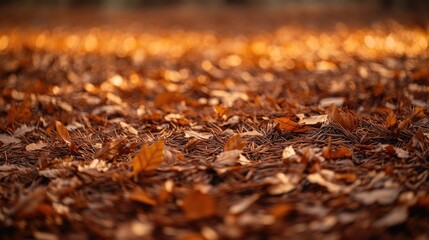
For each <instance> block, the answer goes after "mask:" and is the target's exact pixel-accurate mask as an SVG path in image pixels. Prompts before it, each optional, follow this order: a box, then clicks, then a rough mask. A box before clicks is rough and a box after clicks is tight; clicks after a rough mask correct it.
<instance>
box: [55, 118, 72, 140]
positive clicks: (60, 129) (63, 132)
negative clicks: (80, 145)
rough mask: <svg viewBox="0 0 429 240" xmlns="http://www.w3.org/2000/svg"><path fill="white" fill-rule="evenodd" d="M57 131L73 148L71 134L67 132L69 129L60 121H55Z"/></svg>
mask: <svg viewBox="0 0 429 240" xmlns="http://www.w3.org/2000/svg"><path fill="white" fill-rule="evenodd" d="M55 129H56V130H57V132H58V135H59V136H60V138H61V139H62V140H63V141H64V142H65V143H66V144H67V145H68V146H71V145H72V142H71V139H70V134H69V132H68V131H67V128H66V127H65V126H64V125H63V124H62V123H61V122H60V121H55Z"/></svg>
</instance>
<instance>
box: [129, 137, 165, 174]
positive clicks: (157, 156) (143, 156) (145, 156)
mask: <svg viewBox="0 0 429 240" xmlns="http://www.w3.org/2000/svg"><path fill="white" fill-rule="evenodd" d="M163 161H164V141H163V140H160V141H158V142H156V143H154V144H152V145H151V146H150V147H148V146H147V145H146V144H145V145H143V147H142V148H141V150H140V152H139V153H138V154H137V155H135V156H134V158H133V173H134V174H137V173H139V172H142V171H152V170H155V169H157V168H158V166H159V165H161V163H162V162H163Z"/></svg>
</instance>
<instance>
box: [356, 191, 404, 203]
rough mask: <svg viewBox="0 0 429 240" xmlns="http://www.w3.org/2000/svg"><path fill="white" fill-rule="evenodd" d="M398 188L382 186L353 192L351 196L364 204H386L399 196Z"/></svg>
mask: <svg viewBox="0 0 429 240" xmlns="http://www.w3.org/2000/svg"><path fill="white" fill-rule="evenodd" d="M399 192H400V190H399V189H398V188H383V189H376V190H372V191H365V192H359V193H355V194H354V195H353V197H354V198H355V199H356V200H357V201H359V202H361V203H362V204H365V205H371V204H375V203H378V204H382V205H388V204H391V203H393V202H394V201H395V200H396V199H397V198H398V196H399Z"/></svg>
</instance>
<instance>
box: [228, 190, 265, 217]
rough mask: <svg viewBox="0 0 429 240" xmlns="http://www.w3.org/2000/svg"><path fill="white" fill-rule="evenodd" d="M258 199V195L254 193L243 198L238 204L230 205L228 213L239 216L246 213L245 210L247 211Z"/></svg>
mask: <svg viewBox="0 0 429 240" xmlns="http://www.w3.org/2000/svg"><path fill="white" fill-rule="evenodd" d="M259 197H260V196H259V194H257V193H255V194H253V195H252V196H250V197H247V198H244V199H243V200H241V201H240V202H238V203H236V204H234V205H232V206H231V207H230V208H229V213H231V214H239V213H242V212H244V211H246V209H248V208H249V207H250V206H251V205H252V204H253V203H254V202H256V201H257V200H258V199H259Z"/></svg>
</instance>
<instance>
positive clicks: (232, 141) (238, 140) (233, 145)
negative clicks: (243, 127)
mask: <svg viewBox="0 0 429 240" xmlns="http://www.w3.org/2000/svg"><path fill="white" fill-rule="evenodd" d="M245 146H246V142H245V141H244V140H243V138H242V137H241V136H240V134H236V135H234V136H232V137H231V138H229V139H228V141H226V143H225V146H224V148H223V150H224V151H225V152H226V151H230V150H243V148H244V147H245Z"/></svg>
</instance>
